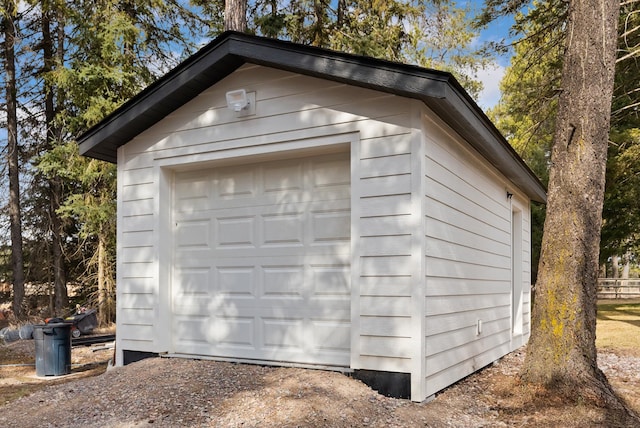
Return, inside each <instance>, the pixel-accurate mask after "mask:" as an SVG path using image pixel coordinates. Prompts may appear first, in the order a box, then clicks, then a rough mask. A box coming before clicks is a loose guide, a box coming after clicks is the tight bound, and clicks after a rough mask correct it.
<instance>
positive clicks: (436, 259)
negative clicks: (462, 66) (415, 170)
mask: <svg viewBox="0 0 640 428" xmlns="http://www.w3.org/2000/svg"><path fill="white" fill-rule="evenodd" d="M424 126H425V133H426V134H427V139H426V144H427V145H426V159H425V162H426V163H425V169H426V176H425V178H424V180H425V184H424V188H425V210H426V218H425V229H426V230H425V239H426V245H425V270H426V295H425V299H424V305H425V306H424V307H425V336H426V337H425V341H426V345H425V374H426V389H427V396H428V395H431V394H434V393H435V392H437V391H439V390H440V389H442V388H444V387H446V386H448V385H450V384H451V383H453V382H455V381H456V380H458V379H461V378H462V377H464V376H466V375H468V374H470V373H472V372H473V371H475V370H477V369H479V368H481V367H483V366H484V365H486V364H489V363H490V362H492V361H494V360H495V359H497V358H499V357H500V356H502V355H503V354H505V353H507V352H509V350H510V349H509V346H510V339H511V294H510V293H511V207H510V205H509V201H508V199H507V198H506V186H507V183H506V181H505V180H503V179H501V177H499V176H498V175H497V174H495V173H494V171H493V170H492V169H491V168H490V167H488V166H487V165H486V162H485V161H483V160H482V159H481V158H480V157H479V156H477V155H475V154H474V153H472V152H470V151H469V150H467V149H466V148H464V147H463V145H461V144H460V143H459V142H458V141H456V139H455V138H454V137H453V136H451V135H449V134H448V133H446V132H445V131H443V128H442V127H440V126H439V125H438V124H436V123H434V122H432V121H429V120H427V119H425V125H424ZM478 320H481V321H482V333H481V334H480V335H477V334H476V329H477V322H478Z"/></svg>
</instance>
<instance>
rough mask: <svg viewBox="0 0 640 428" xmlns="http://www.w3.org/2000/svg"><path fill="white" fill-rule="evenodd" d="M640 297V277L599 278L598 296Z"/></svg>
mask: <svg viewBox="0 0 640 428" xmlns="http://www.w3.org/2000/svg"><path fill="white" fill-rule="evenodd" d="M631 297H640V279H614V278H598V298H600V299H623V298H631Z"/></svg>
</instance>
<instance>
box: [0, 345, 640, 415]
mask: <svg viewBox="0 0 640 428" xmlns="http://www.w3.org/2000/svg"><path fill="white" fill-rule="evenodd" d="M15 346H24V345H15ZM27 352H28V351H25V353H27ZM82 352H84V354H85V355H84V356H83V355H81V354H82ZM106 352H107V354H106V355H105V351H99V352H95V351H92V350H89V351H87V350H84V351H81V350H76V349H75V348H74V352H73V355H74V356H73V360H74V362H76V363H77V364H80V366H76V367H78V368H74V370H73V371H72V374H71V375H69V376H61V377H57V378H56V379H53V378H45V379H43V378H38V379H36V378H35V375H34V373H31V374H29V373H28V372H23V374H22V377H20V376H18V377H16V376H13V377H12V374H11V373H13V372H12V369H11V368H6V367H5V368H3V369H2V370H0V386H1V385H2V384H4V385H5V386H10V387H12V388H13V387H15V388H19V387H20V385H21V384H24V383H25V382H42V383H44V384H45V386H44V387H43V388H42V389H40V390H38V391H36V392H34V393H33V394H31V395H29V396H26V397H22V398H19V399H15V400H14V399H8V400H7V399H2V401H0V403H4V404H3V405H2V406H0V426H3V427H32V426H39V427H71V426H92V427H93V426H97V427H144V426H158V427H420V426H429V427H446V426H453V427H483V426H485V427H489V426H491V427H496V426H497V427H499V426H540V427H542V426H570V427H571V426H575V427H577V426H610V423H609V422H610V420H609V419H607V418H608V416H607V414H606V412H603V411H602V409H597V408H590V407H587V406H580V404H576V403H561V404H558V403H556V405H554V406H553V407H552V408H549V405H548V403H546V402H543V401H536V400H535V399H532V395H531V391H529V390H526V388H524V387H523V386H522V385H521V384H519V383H518V381H517V377H516V376H515V375H516V374H517V372H518V370H519V367H520V365H521V364H522V361H523V358H524V350H520V351H517V352H514V353H512V354H510V355H508V356H506V357H505V358H503V359H502V360H500V361H499V362H497V363H495V364H493V365H491V366H489V367H487V368H486V369H484V370H482V371H481V372H479V373H476V374H474V375H472V376H470V377H468V378H466V379H464V380H463V381H461V382H459V383H457V384H456V385H454V386H452V387H450V388H448V389H447V390H445V391H444V392H442V393H440V394H438V395H437V397H436V398H435V399H434V400H433V401H431V402H428V403H413V402H410V401H408V400H398V399H392V398H387V397H384V396H381V395H379V394H377V393H376V392H375V391H373V390H371V389H370V388H368V387H367V386H366V385H364V384H362V383H361V382H359V381H357V380H354V379H352V378H349V377H347V376H345V375H343V374H340V373H335V372H326V371H319V370H304V369H296V368H275V367H262V366H253V365H244V364H231V363H221V362H213V361H203V360H189V359H177V358H173V359H170V358H153V359H147V360H143V361H140V362H137V363H134V364H130V365H128V366H126V367H117V368H112V369H110V370H107V371H106V372H104V373H101V374H98V375H96V376H91V377H82V376H83V373H85V374H84V375H86V372H83V371H80V368H83V367H91V366H86V365H87V364H95V363H96V362H100V361H104V359H105V357H108V356H109V355H108V354H109V353H110V352H109V351H106ZM599 361H600V366H601V367H602V368H603V369H604V371H605V373H607V375H608V376H609V378H610V379H611V380H612V383H614V385H616V388H617V389H618V391H619V392H620V393H621V394H623V395H625V397H627V398H628V399H629V398H631V400H630V402H634V401H633V400H638V397H639V394H640V392H639V391H640V374H639V373H638V370H637V367H639V366H640V358H639V357H636V356H634V355H616V354H612V353H601V354H600V356H599ZM103 367H104V365H103ZM13 370H14V371H15V369H13ZM25 370H31V371H32V372H34V371H35V369H33V368H28V369H25ZM101 371H102V370H101ZM11 382H14V383H11ZM636 410H638V409H637V408H636Z"/></svg>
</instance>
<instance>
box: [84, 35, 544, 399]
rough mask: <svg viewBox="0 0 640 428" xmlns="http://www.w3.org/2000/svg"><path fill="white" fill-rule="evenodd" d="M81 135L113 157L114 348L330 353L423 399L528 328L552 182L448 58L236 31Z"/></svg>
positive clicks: (269, 357) (120, 353)
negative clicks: (525, 157) (417, 60)
mask: <svg viewBox="0 0 640 428" xmlns="http://www.w3.org/2000/svg"><path fill="white" fill-rule="evenodd" d="M239 90H244V93H246V95H247V100H248V105H247V106H246V107H244V108H243V106H239V107H234V106H233V105H232V106H231V108H229V107H228V106H227V100H226V95H227V94H228V93H231V95H234V94H235V95H237V94H238V93H242V91H240V92H236V91H239ZM236 110H239V111H236ZM79 142H80V151H81V153H83V154H85V155H86V156H91V157H94V158H98V159H103V160H107V161H110V162H117V164H118V261H117V267H118V273H117V290H118V296H117V305H118V311H117V324H118V325H117V343H116V349H117V364H126V363H128V362H131V361H135V360H137V359H139V358H142V357H146V356H149V355H157V354H167V355H175V356H190V357H198V358H213V359H220V360H229V361H243V362H255V363H261V364H262V363H266V364H278V365H300V366H306V367H320V368H332V369H337V370H345V371H352V372H354V375H355V376H357V377H359V378H361V379H363V380H364V381H365V382H367V383H369V384H371V385H372V386H373V387H374V388H376V389H379V390H381V391H383V392H385V393H387V394H390V395H395V396H401V397H410V398H411V399H412V400H414V401H421V400H424V399H425V398H427V397H429V396H430V395H432V394H434V393H435V392H437V391H439V390H440V389H442V388H444V387H446V386H448V385H450V384H451V383H453V382H455V381H456V380H458V379H461V378H462V377H464V376H466V375H468V374H470V373H472V372H473V371H475V370H477V369H479V368H481V367H483V366H485V365H487V364H489V363H491V362H492V361H494V360H496V359H498V358H500V357H501V356H503V355H505V354H507V353H508V352H510V351H512V350H514V349H516V348H518V347H520V346H521V345H522V344H524V343H525V342H526V340H527V338H528V336H529V307H530V288H531V287H530V276H531V275H530V272H531V270H530V232H531V230H530V206H531V201H537V202H544V201H545V198H546V196H545V190H544V188H543V187H542V185H541V184H540V182H539V181H538V179H537V178H536V177H535V175H534V174H533V173H532V172H531V171H530V170H529V169H528V168H527V167H526V165H525V164H524V163H523V162H522V160H521V159H520V158H519V157H518V156H517V154H516V153H515V152H514V151H513V150H512V149H511V147H510V146H509V145H508V143H507V142H506V141H505V139H504V138H503V137H502V136H501V135H500V134H499V132H498V131H497V130H496V129H495V127H494V126H493V125H492V124H491V123H490V121H489V120H488V119H487V118H486V116H485V115H484V114H483V113H482V111H481V110H480V109H479V108H478V107H477V106H476V104H475V103H474V102H473V101H472V100H471V98H470V97H469V96H468V94H466V93H465V92H464V90H463V89H462V88H461V87H460V85H459V84H458V83H457V82H456V81H455V80H454V79H453V77H452V76H451V75H450V74H448V73H443V72H438V71H433V70H426V69H422V68H418V67H413V66H408V65H403V64H397V63H390V62H385V61H380V60H374V59H371V58H365V57H359V56H352V55H347V54H343V53H338V52H333V51H328V50H323V49H317V48H313V47H309V46H302V45H297V44H292V43H288V42H283V41H277V40H272V39H264V38H260V37H255V36H248V35H244V34H239V33H233V32H228V33H224V34H223V35H221V36H220V37H219V38H217V39H216V40H214V41H213V42H211V43H210V44H209V45H207V46H206V47H205V48H203V49H202V50H201V51H199V52H198V53H197V54H195V55H194V56H192V57H191V58H189V59H188V60H187V61H185V62H184V63H182V64H181V65H179V66H178V67H177V68H176V69H174V70H173V71H171V72H170V73H168V74H167V75H166V76H165V77H163V78H162V79H160V80H159V81H158V82H156V83H154V84H153V85H151V86H150V87H149V88H147V89H146V90H144V91H143V92H141V93H140V94H139V95H138V96H136V97H135V98H133V99H132V100H131V101H129V102H128V103H126V104H125V105H123V106H122V107H121V108H120V109H118V110H117V111H116V112H114V113H113V114H112V115H110V116H109V117H107V118H106V119H105V120H103V121H102V122H101V123H99V124H98V125H96V126H95V127H94V128H92V129H91V130H89V131H88V132H87V133H86V134H84V135H83V136H82V137H81V138H80V140H79Z"/></svg>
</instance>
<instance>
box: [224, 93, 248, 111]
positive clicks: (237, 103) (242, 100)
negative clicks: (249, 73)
mask: <svg viewBox="0 0 640 428" xmlns="http://www.w3.org/2000/svg"><path fill="white" fill-rule="evenodd" d="M248 107H249V97H247V91H245V90H244V89H236V90H235V91H229V92H227V108H229V110H232V111H235V112H236V113H239V112H241V111H242V110H244V109H246V108H248Z"/></svg>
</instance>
